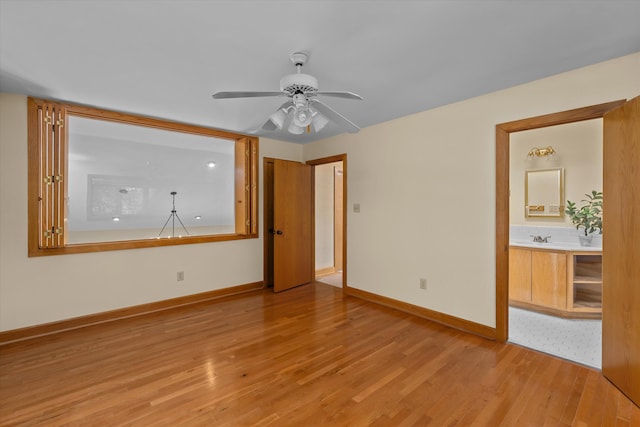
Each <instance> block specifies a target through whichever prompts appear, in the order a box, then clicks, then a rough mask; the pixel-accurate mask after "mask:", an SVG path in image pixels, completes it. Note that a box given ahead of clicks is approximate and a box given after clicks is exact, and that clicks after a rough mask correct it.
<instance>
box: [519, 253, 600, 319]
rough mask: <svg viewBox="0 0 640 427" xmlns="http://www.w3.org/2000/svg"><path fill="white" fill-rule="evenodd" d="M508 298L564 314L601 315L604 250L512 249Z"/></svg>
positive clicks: (530, 307) (524, 305) (529, 306)
mask: <svg viewBox="0 0 640 427" xmlns="http://www.w3.org/2000/svg"><path fill="white" fill-rule="evenodd" d="M509 301H510V304H511V305H514V306H519V307H523V308H527V309H532V310H537V311H541V312H545V313H549V314H555V315H560V316H563V317H599V316H600V315H601V313H602V308H601V307H602V254H601V252H579V251H562V250H538V249H529V248H524V247H511V248H509Z"/></svg>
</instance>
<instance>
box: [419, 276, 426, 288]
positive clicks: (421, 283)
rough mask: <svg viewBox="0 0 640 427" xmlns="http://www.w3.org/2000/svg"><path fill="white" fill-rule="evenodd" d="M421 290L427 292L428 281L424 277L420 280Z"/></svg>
mask: <svg viewBox="0 0 640 427" xmlns="http://www.w3.org/2000/svg"><path fill="white" fill-rule="evenodd" d="M420 289H424V290H425V291H426V290H427V279H425V278H424V277H421V278H420Z"/></svg>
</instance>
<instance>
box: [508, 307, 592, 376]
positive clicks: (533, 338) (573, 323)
mask: <svg viewBox="0 0 640 427" xmlns="http://www.w3.org/2000/svg"><path fill="white" fill-rule="evenodd" d="M509 342H512V343H514V344H518V345H521V346H523V347H528V348H531V349H534V350H538V351H541V352H544V353H548V354H552V355H554V356H558V357H561V358H563V359H568V360H572V361H574V362H577V363H580V364H583V365H587V366H591V367H592V368H596V369H601V368H602V321H601V320H592V319H562V318H560V317H555V316H549V315H546V314H541V313H536V312H533V311H529V310H523V309H520V308H516V307H509Z"/></svg>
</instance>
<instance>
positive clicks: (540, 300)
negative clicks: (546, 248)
mask: <svg viewBox="0 0 640 427" xmlns="http://www.w3.org/2000/svg"><path fill="white" fill-rule="evenodd" d="M531 302H532V303H533V304H537V305H541V306H544V307H553V308H558V309H560V310H564V309H566V308H567V255H566V254H565V253H564V252H542V251H531Z"/></svg>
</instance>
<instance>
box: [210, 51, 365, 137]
mask: <svg viewBox="0 0 640 427" xmlns="http://www.w3.org/2000/svg"><path fill="white" fill-rule="evenodd" d="M308 58H309V56H308V55H307V54H306V53H303V52H295V53H293V54H292V55H291V62H292V63H293V65H294V66H295V67H296V69H297V73H296V74H289V75H286V76H284V77H283V78H282V79H280V92H246V91H243V92H216V93H214V94H213V98H214V99H230V98H256V97H267V96H286V97H288V98H291V99H290V101H288V102H285V103H284V104H282V105H281V106H280V108H278V110H277V111H276V112H275V113H273V114H271V115H270V116H269V118H268V119H267V121H266V122H265V124H264V125H263V126H262V129H263V130H267V131H272V130H276V129H278V130H282V129H284V128H285V127H286V129H287V131H288V132H289V133H292V134H296V135H300V134H302V133H304V131H305V130H306V131H307V132H310V131H311V129H312V128H313V131H314V132H316V133H317V132H319V131H320V130H321V129H323V128H324V127H325V126H326V125H327V124H328V123H329V121H330V120H332V121H334V122H336V123H337V124H338V125H340V126H342V127H344V128H346V129H347V130H348V131H349V132H353V133H355V132H358V131H359V130H360V128H359V127H358V126H357V125H356V124H354V123H353V122H351V121H350V120H349V119H347V118H346V117H344V116H342V115H341V114H340V113H338V112H337V111H335V110H334V109H332V108H331V107H329V106H328V105H326V104H324V103H323V102H321V101H320V100H319V99H318V98H317V96H318V95H321V96H322V95H324V96H332V97H337V98H345V99H355V100H362V97H361V96H359V95H356V94H355V93H352V92H318V79H316V78H315V77H313V76H311V75H309V74H303V73H302V72H301V71H302V66H303V65H304V64H305V63H306V62H307V59H308ZM287 121H288V126H285V125H286V124H287Z"/></svg>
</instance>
